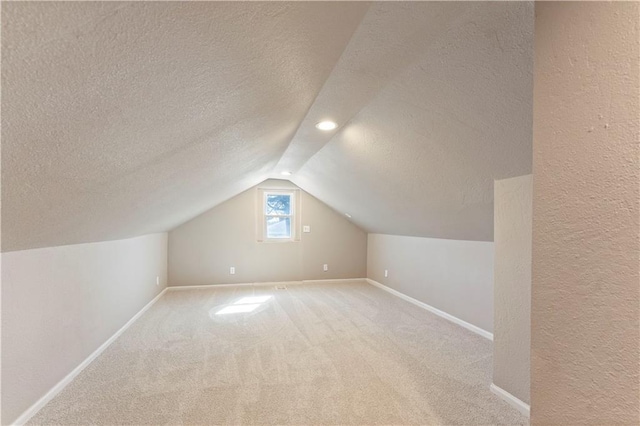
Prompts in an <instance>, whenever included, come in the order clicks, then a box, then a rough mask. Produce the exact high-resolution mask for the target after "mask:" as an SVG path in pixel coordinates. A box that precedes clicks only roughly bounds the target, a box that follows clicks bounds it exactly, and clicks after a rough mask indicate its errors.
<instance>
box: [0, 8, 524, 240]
mask: <svg viewBox="0 0 640 426" xmlns="http://www.w3.org/2000/svg"><path fill="white" fill-rule="evenodd" d="M532 37H533V5H532V4H531V3H522V2H487V3H484V2H482V3H480V2H468V3H467V2H425V3H402V2H391V3H365V2H273V3H270V2H259V3H254V2H184V3H177V2H166V3H165V2H132V3H123V2H35V3H34V2H4V3H3V4H2V231H3V232H2V251H12V250H20V249H28V248H36V247H45V246H57V245H64V244H73V243H80V242H92V241H103V240H113V239H119V238H126V237H131V236H136V235H142V234H146V233H152V232H160V231H166V230H169V229H172V228H174V227H175V226H177V225H179V224H181V223H183V222H185V221H187V220H189V219H191V218H193V217H194V216H196V215H198V214H200V213H202V212H204V211H206V210H207V209H209V208H211V207H213V206H215V205H217V204H219V203H221V202H223V201H224V200H226V199H229V198H231V197H232V196H234V195H236V194H238V193H240V192H242V191H244V190H246V189H248V188H250V187H251V186H253V185H255V184H257V183H259V182H261V181H262V180H264V179H266V178H269V177H278V178H281V177H282V176H281V175H280V172H282V171H291V172H293V175H292V176H291V177H290V179H291V180H292V181H293V182H294V183H296V184H298V185H299V186H301V187H302V188H303V189H305V190H307V191H309V192H310V193H312V194H313V195H315V196H317V197H318V198H320V199H321V200H323V201H325V202H326V203H327V204H329V205H330V206H332V207H333V208H335V209H336V210H338V211H340V212H348V213H350V214H351V215H352V220H353V221H354V222H355V223H356V224H358V225H360V226H361V227H363V228H364V229H365V230H368V231H371V232H381V233H391V234H402V235H416V236H429V237H439V238H455V239H470V240H491V239H492V238H493V179H500V178H504V177H509V176H516V175H521V174H526V173H530V170H531V136H532V131H531V122H532V65H533V64H532V48H533V46H532V40H533V38H532ZM322 119H332V120H334V121H336V122H337V123H338V124H339V128H338V129H336V130H335V131H331V132H321V131H319V130H317V129H316V128H315V124H316V123H317V122H318V121H321V120H322Z"/></svg>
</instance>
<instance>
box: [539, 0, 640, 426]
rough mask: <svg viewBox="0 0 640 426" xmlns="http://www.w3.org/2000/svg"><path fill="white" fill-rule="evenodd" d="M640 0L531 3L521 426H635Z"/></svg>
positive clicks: (638, 417) (639, 308)
mask: <svg viewBox="0 0 640 426" xmlns="http://www.w3.org/2000/svg"><path fill="white" fill-rule="evenodd" d="M639 16H640V2H575V3H574V2H536V23H535V37H536V39H535V52H536V54H535V83H534V126H533V135H534V137H533V175H534V176H535V179H534V183H533V264H532V268H533V269H532V274H533V275H532V276H533V283H532V287H531V348H532V351H531V422H532V424H534V425H537V424H540V425H552V424H554V425H560V424H562V425H582V424H592V425H595V424H600V425H613V424H628V425H638V424H639V423H640V398H639V395H640V362H639V360H640V345H639V341H640V268H639V259H640V242H639V241H638V238H639V235H640V143H639V142H640V141H639V137H640V120H638V117H640V96H639V94H640V78H639V77H640V20H639V19H638V17H639Z"/></svg>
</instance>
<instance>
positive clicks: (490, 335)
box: [366, 278, 493, 340]
mask: <svg viewBox="0 0 640 426" xmlns="http://www.w3.org/2000/svg"><path fill="white" fill-rule="evenodd" d="M366 281H367V282H368V283H369V284H371V285H374V286H376V287H379V288H381V289H382V290H384V291H386V292H389V293H391V294H393V295H394V296H398V297H399V298H401V299H403V300H406V301H407V302H409V303H413V304H414V305H416V306H419V307H421V308H423V309H426V310H427V311H429V312H431V313H433V314H436V315H438V316H439V317H442V318H444V319H446V320H449V321H451V322H452V323H454V324H457V325H459V326H461V327H464V328H466V329H467V330H470V331H473V332H474V333H476V334H479V335H480V336H482V337H484V338H486V339H489V340H493V333H490V332H488V331H487V330H484V329H482V328H480V327H478V326H476V325H473V324H471V323H468V322H466V321H464V320H461V319H460V318H458V317H454V316H453V315H451V314H448V313H446V312H444V311H441V310H440V309H437V308H434V307H433V306H431V305H427V304H426V303H424V302H421V301H419V300H417V299H414V298H413V297H410V296H407V295H406V294H404V293H400V292H399V291H398V290H394V289H392V288H390V287H387V286H386V285H384V284H380V283H379V282H378V281H374V280H372V279H370V278H367V279H366Z"/></svg>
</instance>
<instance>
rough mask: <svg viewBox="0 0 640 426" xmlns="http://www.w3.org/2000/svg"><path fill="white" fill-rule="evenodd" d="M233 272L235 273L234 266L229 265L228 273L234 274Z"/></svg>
mask: <svg viewBox="0 0 640 426" xmlns="http://www.w3.org/2000/svg"><path fill="white" fill-rule="evenodd" d="M235 274H236V267H235V266H231V267H229V275H235Z"/></svg>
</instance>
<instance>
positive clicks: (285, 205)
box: [265, 194, 291, 215]
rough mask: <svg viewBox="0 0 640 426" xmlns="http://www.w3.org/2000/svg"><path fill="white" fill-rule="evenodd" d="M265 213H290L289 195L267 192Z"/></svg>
mask: <svg viewBox="0 0 640 426" xmlns="http://www.w3.org/2000/svg"><path fill="white" fill-rule="evenodd" d="M265 204H266V205H265V214H283V215H290V214H291V195H288V194H267V202H266V203H265Z"/></svg>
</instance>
